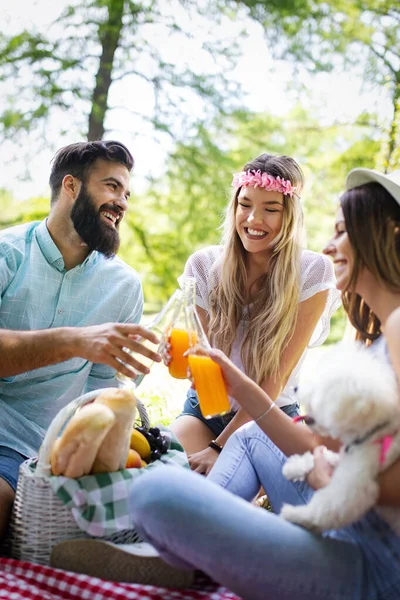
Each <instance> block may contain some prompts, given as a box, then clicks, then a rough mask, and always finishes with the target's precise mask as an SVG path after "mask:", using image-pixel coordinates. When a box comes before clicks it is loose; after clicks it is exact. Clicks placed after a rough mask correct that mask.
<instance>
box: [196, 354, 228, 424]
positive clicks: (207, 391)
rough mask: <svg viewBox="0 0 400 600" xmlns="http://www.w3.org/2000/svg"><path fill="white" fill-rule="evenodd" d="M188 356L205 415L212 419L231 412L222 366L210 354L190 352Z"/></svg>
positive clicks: (201, 408)
mask: <svg viewBox="0 0 400 600" xmlns="http://www.w3.org/2000/svg"><path fill="white" fill-rule="evenodd" d="M188 358H189V366H190V370H191V372H192V377H193V379H194V383H195V386H196V392H197V396H198V398H199V403H200V410H201V413H202V415H203V417H205V418H206V419H210V418H211V417H215V416H217V415H223V414H224V413H226V412H229V411H230V410H231V407H230V404H229V399H228V394H227V393H226V388H225V383H224V380H223V377H222V372H221V367H220V366H219V365H217V363H215V362H214V361H213V360H212V359H211V358H209V357H208V356H197V355H195V354H190V355H189V357H188Z"/></svg>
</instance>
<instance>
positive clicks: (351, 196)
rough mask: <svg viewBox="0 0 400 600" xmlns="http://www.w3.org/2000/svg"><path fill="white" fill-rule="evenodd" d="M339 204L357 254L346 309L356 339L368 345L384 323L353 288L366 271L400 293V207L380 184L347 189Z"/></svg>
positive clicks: (347, 292) (349, 284)
mask: <svg viewBox="0 0 400 600" xmlns="http://www.w3.org/2000/svg"><path fill="white" fill-rule="evenodd" d="M340 205H341V207H342V210H343V215H344V220H345V223H346V230H347V235H348V237H349V241H350V244H351V246H352V250H353V253H354V264H353V269H352V273H351V277H350V279H349V282H348V284H347V287H346V290H344V292H343V294H342V301H343V307H344V309H345V311H346V313H347V315H348V317H349V320H350V322H351V324H352V325H353V327H355V329H356V330H357V335H356V337H357V339H358V340H360V341H362V342H363V343H364V344H365V345H369V344H370V343H371V342H372V341H373V340H375V339H376V338H377V337H379V336H380V334H381V333H382V331H381V322H380V320H379V319H378V317H377V316H376V315H375V313H374V312H373V311H372V310H371V309H370V307H369V306H368V304H366V302H364V300H363V298H362V297H361V296H360V295H359V294H357V293H356V292H354V289H355V285H356V282H357V278H358V276H359V273H360V271H361V270H362V269H363V268H367V269H368V270H369V271H370V272H371V273H372V275H373V276H374V277H375V279H376V280H377V281H378V282H379V283H380V284H381V285H382V286H384V287H386V288H387V289H389V290H391V291H394V292H400V205H399V204H398V203H397V202H396V200H395V199H394V198H393V196H391V194H389V192H387V191H386V190H385V188H384V187H382V186H381V185H380V184H379V183H366V184H364V185H360V186H359V187H356V188H353V189H351V190H348V191H347V192H345V193H344V194H343V195H342V197H341V198H340Z"/></svg>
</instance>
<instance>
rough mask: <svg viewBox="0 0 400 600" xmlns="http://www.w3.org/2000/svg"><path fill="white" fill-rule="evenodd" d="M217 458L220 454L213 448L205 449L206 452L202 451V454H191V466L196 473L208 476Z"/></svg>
mask: <svg viewBox="0 0 400 600" xmlns="http://www.w3.org/2000/svg"><path fill="white" fill-rule="evenodd" d="M217 458H218V452H216V451H215V450H213V449H212V448H205V449H204V450H200V452H196V453H195V454H190V456H189V465H190V468H191V469H192V471H196V473H200V475H208V474H209V472H210V471H211V469H212V468H213V466H214V463H215V461H216V460H217Z"/></svg>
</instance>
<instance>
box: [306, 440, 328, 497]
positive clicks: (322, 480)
mask: <svg viewBox="0 0 400 600" xmlns="http://www.w3.org/2000/svg"><path fill="white" fill-rule="evenodd" d="M325 452H326V447H325V446H317V447H316V448H315V449H314V468H313V470H312V471H310V472H309V474H308V475H307V483H308V485H309V486H310V487H312V488H313V489H314V490H319V489H320V488H323V487H325V486H327V485H328V483H329V482H330V480H331V478H332V473H333V471H334V470H335V468H334V467H333V466H332V465H331V464H330V463H329V462H328V461H327V459H326V457H325Z"/></svg>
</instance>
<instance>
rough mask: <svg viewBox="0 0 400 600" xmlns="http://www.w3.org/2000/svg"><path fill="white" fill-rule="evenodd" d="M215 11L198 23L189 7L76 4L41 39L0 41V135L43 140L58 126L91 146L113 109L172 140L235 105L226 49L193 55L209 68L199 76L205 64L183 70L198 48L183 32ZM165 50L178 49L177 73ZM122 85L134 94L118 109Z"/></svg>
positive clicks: (210, 45)
mask: <svg viewBox="0 0 400 600" xmlns="http://www.w3.org/2000/svg"><path fill="white" fill-rule="evenodd" d="M222 9H223V5H221V10H220V9H219V8H218V7H216V6H215V7H213V3H210V6H207V10H206V11H204V12H205V16H204V15H201V13H200V10H199V9H198V8H197V2H196V1H195V0H182V1H180V0H173V1H172V2H171V3H165V2H163V1H162V0H142V1H138V2H136V1H134V0H81V1H80V2H75V3H71V4H70V5H69V6H68V7H67V8H66V9H65V10H64V11H63V12H62V13H61V14H60V16H59V18H58V19H57V20H56V21H55V22H54V23H53V24H52V25H51V26H50V27H49V29H48V31H46V32H42V31H39V30H33V29H32V30H29V31H28V30H24V31H21V32H19V33H18V34H17V35H11V36H10V35H7V34H6V33H4V31H3V33H1V34H0V81H2V82H6V83H8V88H7V89H8V97H7V98H4V97H3V100H4V99H5V100H7V102H5V106H6V107H5V109H4V110H3V111H2V112H1V114H0V133H2V134H3V136H4V137H7V136H8V137H11V136H13V139H15V136H16V135H17V134H20V133H23V132H28V133H31V132H33V131H39V132H40V134H41V135H42V136H43V137H44V138H46V133H47V128H48V127H54V126H55V125H56V126H57V127H59V124H60V123H62V126H61V127H59V128H60V129H61V130H63V131H64V132H65V131H66V130H68V129H71V128H73V127H77V128H78V129H79V130H80V131H81V133H82V134H83V135H86V136H87V139H88V140H94V139H102V138H103V137H104V135H105V134H106V132H107V128H108V127H109V125H108V123H109V122H110V121H109V117H110V113H111V112H112V110H114V111H116V110H118V109H119V110H127V111H128V112H130V113H131V114H132V115H136V116H138V117H140V118H141V119H143V120H144V121H145V122H147V123H149V124H151V126H152V127H153V128H155V130H156V131H157V130H158V131H160V132H169V133H171V134H172V135H174V136H176V137H177V138H179V137H180V136H181V135H182V133H183V132H185V131H187V130H188V129H190V127H191V126H192V125H193V123H196V122H198V120H199V119H205V118H206V117H207V115H212V116H214V114H215V110H217V111H219V110H222V109H224V108H229V106H231V104H232V100H233V99H234V98H235V97H237V95H236V91H237V85H236V84H235V83H234V82H233V81H228V78H227V77H226V76H225V73H227V72H229V70H230V68H231V67H232V65H233V64H234V58H235V56H236V45H235V43H234V41H233V40H232V39H230V40H224V39H223V36H222V37H220V39H218V40H216V41H215V43H214V42H213V41H212V40H211V41H210V39H208V40H205V41H204V43H203V44H202V46H201V47H199V48H198V53H199V54H201V57H202V60H203V61H206V62H207V61H208V62H207V65H206V67H205V69H206V71H207V72H206V73H205V72H204V70H203V71H202V70H201V67H200V66H199V65H200V64H201V62H202V61H198V63H196V64H193V63H192V64H189V63H188V61H187V60H186V53H187V50H188V48H189V47H190V46H189V44H190V43H195V42H196V39H194V38H195V36H194V35H192V34H190V33H189V32H188V31H187V30H186V29H185V27H187V25H186V26H185V23H186V24H187V23H190V22H191V18H193V15H194V14H197V15H198V18H199V19H202V23H203V22H205V23H206V24H207V23H208V25H210V23H212V24H214V23H215V22H216V21H218V20H219V19H220V18H222V15H223V13H222ZM203 24H204V23H203ZM172 41H174V43H175V44H179V45H180V47H181V49H182V52H181V55H180V60H179V61H178V62H177V63H176V64H174V62H173V61H172V60H169V59H168V56H169V52H168V49H169V48H168V45H171V46H172V45H173V44H172V43H171V42H172ZM210 65H211V66H210ZM121 80H123V81H124V82H126V84H127V85H128V84H129V82H131V84H132V86H133V89H134V90H135V92H134V94H133V95H132V96H130V97H129V98H127V97H124V98H123V102H122V103H123V105H122V107H121V106H118V103H117V101H115V100H113V101H112V100H111V92H112V88H113V85H116V83H117V82H120V81H121ZM10 82H12V85H10ZM143 86H145V88H144V87H143ZM119 89H120V90H121V87H120V88H119ZM144 89H146V90H147V93H150V92H151V94H150V97H151V98H152V101H151V102H149V104H151V106H146V107H145V109H143V107H142V109H139V108H138V107H137V105H138V104H140V103H139V102H138V100H139V99H140V96H141V94H143V90H144ZM3 96H4V95H3Z"/></svg>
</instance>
